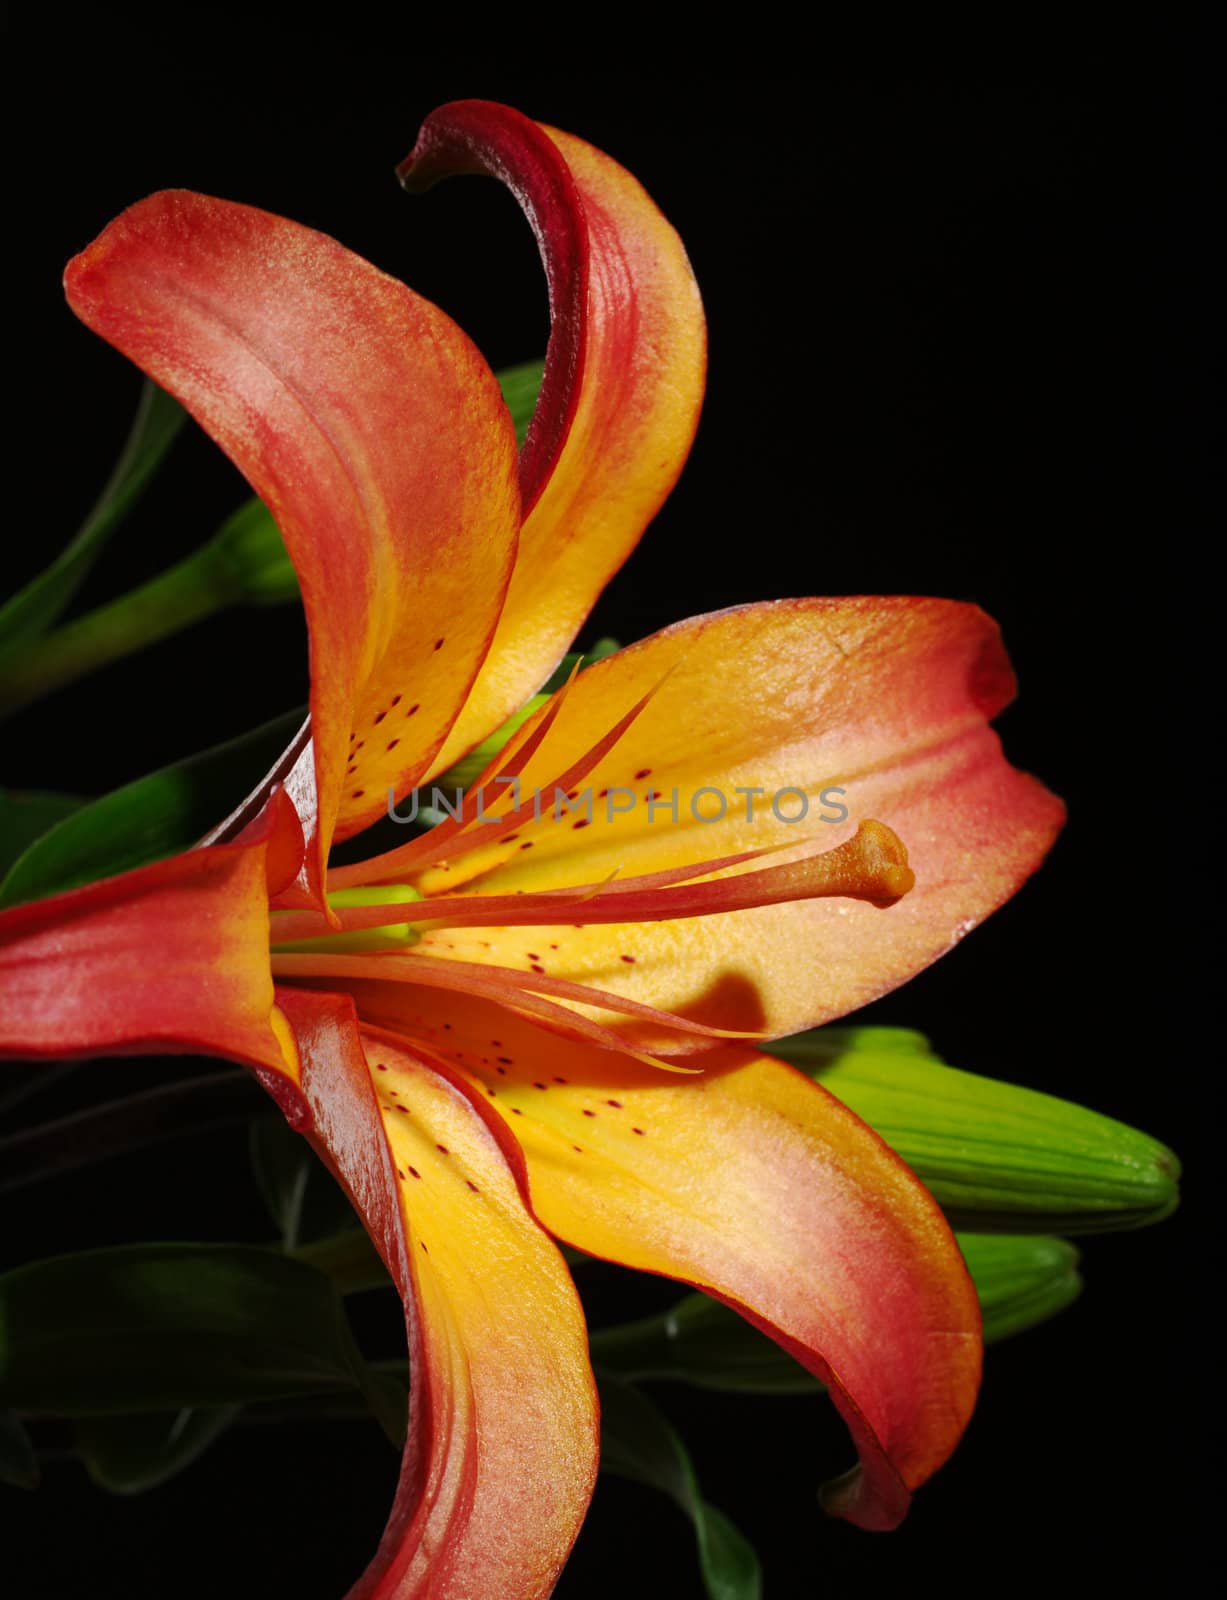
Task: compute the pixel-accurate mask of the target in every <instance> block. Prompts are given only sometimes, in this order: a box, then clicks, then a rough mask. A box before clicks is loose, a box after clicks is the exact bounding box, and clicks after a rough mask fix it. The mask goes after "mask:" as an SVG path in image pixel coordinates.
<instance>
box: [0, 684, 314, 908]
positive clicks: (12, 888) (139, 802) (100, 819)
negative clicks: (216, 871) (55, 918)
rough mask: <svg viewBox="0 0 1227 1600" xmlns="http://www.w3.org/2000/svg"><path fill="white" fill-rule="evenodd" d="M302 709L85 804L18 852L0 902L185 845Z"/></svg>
mask: <svg viewBox="0 0 1227 1600" xmlns="http://www.w3.org/2000/svg"><path fill="white" fill-rule="evenodd" d="M303 715H304V713H303V712H301V711H292V712H289V713H288V714H287V715H285V716H282V717H278V718H276V719H275V720H274V721H272V722H266V723H265V724H264V725H263V727H260V728H256V729H255V730H254V731H253V732H251V733H246V734H243V735H241V736H240V737H239V738H237V739H231V740H230V741H229V742H228V743H226V744H221V745H217V746H215V747H214V748H213V749H212V750H206V751H204V752H203V753H201V754H199V755H194V756H189V757H188V758H187V759H186V760H185V761H179V762H176V763H175V764H174V765H173V766H169V767H163V768H162V769H161V771H159V772H154V773H150V774H149V775H148V776H147V777H144V778H137V779H136V780H135V782H133V783H129V784H125V785H124V787H123V788H122V789H115V790H113V791H112V792H111V793H110V794H108V795H103V797H102V798H101V799H100V800H93V801H91V802H89V804H87V805H85V806H83V807H82V808H81V809H80V810H79V811H76V812H74V813H73V814H72V815H71V816H69V817H67V818H65V820H64V821H63V822H61V823H59V824H58V825H57V826H56V827H54V828H52V829H51V830H50V832H49V833H45V834H44V835H43V836H42V837H41V838H40V839H38V840H36V841H35V843H34V844H33V845H31V846H30V848H29V849H28V850H26V851H25V853H24V854H23V855H21V856H20V857H19V858H18V860H17V861H16V863H15V864H14V865H13V866H12V867H11V868H10V869H9V872H8V875H7V877H6V878H5V879H4V881H3V883H0V906H10V905H16V904H18V903H19V902H21V901H24V900H36V899H40V898H42V897H43V896H45V895H50V894H59V893H61V892H62V891H64V890H65V889H75V888H76V887H77V886H78V885H80V884H83V883H92V882H94V881H95V880H96V879H98V878H105V877H109V876H111V875H113V874H114V873H118V872H126V871H128V870H129V869H130V868H132V867H141V866H145V865H146V864H147V863H148V862H150V861H157V860H159V859H160V858H161V857H163V856H169V855H174V854H175V853H176V852H177V851H179V850H187V849H190V848H191V846H192V845H194V844H196V843H197V842H198V841H199V840H200V838H201V837H202V836H203V835H204V834H206V833H207V832H208V831H209V829H210V828H211V827H213V826H214V825H215V824H216V823H217V822H219V821H220V820H221V819H222V818H223V817H224V816H226V814H227V813H228V812H229V811H230V810H231V809H232V808H233V806H234V805H235V804H237V802H238V801H240V800H241V799H242V798H243V796H244V795H245V794H246V793H247V791H248V790H249V789H250V788H251V787H252V785H253V784H255V783H257V782H258V781H259V780H260V779H261V778H262V777H263V776H264V774H265V773H266V772H267V771H268V768H269V767H270V766H271V764H272V763H273V762H274V761H275V760H276V759H277V757H278V756H279V755H280V754H281V752H282V751H283V750H284V749H285V747H286V745H287V744H288V743H289V741H290V740H291V739H292V738H293V736H294V734H295V732H296V731H297V729H298V728H299V727H300V725H301V723H302V720H303Z"/></svg>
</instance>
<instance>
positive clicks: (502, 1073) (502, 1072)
mask: <svg viewBox="0 0 1227 1600" xmlns="http://www.w3.org/2000/svg"><path fill="white" fill-rule="evenodd" d="M494 1070H495V1072H497V1073H498V1075H499V1077H500V1078H505V1077H506V1076H507V1068H506V1067H495V1069H494Z"/></svg>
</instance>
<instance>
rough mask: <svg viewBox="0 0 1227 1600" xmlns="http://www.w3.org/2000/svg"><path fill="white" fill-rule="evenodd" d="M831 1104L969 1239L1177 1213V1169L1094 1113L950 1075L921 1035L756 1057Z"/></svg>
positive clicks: (869, 1034) (841, 1031)
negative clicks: (777, 1065)
mask: <svg viewBox="0 0 1227 1600" xmlns="http://www.w3.org/2000/svg"><path fill="white" fill-rule="evenodd" d="M764 1048H765V1049H766V1050H768V1051H770V1053H771V1054H772V1055H777V1056H781V1057H782V1058H783V1059H784V1060H785V1061H790V1062H792V1063H793V1065H794V1066H796V1067H799V1068H800V1070H801V1071H802V1072H804V1073H806V1074H807V1075H808V1076H809V1077H812V1078H814V1079H815V1080H816V1081H817V1082H818V1083H820V1084H821V1085H822V1087H823V1088H824V1089H828V1090H830V1092H831V1093H832V1094H834V1095H836V1096H837V1097H838V1098H839V1099H840V1100H842V1101H843V1102H844V1104H845V1105H847V1106H849V1107H850V1108H851V1109H852V1110H853V1111H855V1112H856V1113H857V1115H858V1116H860V1117H863V1118H864V1120H865V1121H866V1122H867V1123H869V1125H870V1127H872V1128H874V1129H876V1131H877V1132H878V1133H880V1134H881V1136H882V1137H883V1139H885V1140H886V1142H887V1144H889V1145H890V1146H891V1148H892V1149H893V1150H895V1151H897V1152H898V1154H899V1155H900V1156H902V1157H903V1159H904V1161H906V1162H907V1164H908V1166H910V1167H911V1168H912V1170H913V1171H914V1172H915V1173H916V1174H917V1176H918V1177H919V1178H921V1179H922V1180H923V1181H924V1183H925V1184H926V1186H927V1187H928V1188H929V1189H930V1190H931V1191H932V1192H933V1194H934V1195H935V1196H936V1197H937V1200H938V1203H939V1204H940V1205H941V1207H942V1209H943V1210H944V1211H945V1213H946V1215H947V1217H949V1219H950V1221H951V1222H952V1223H953V1224H954V1225H955V1226H956V1227H959V1228H966V1229H968V1230H971V1231H976V1232H998V1231H1000V1232H1019V1233H1040V1232H1044V1233H1047V1232H1054V1233H1099V1232H1105V1231H1107V1230H1109V1229H1120V1228H1137V1227H1142V1226H1145V1225H1146V1224H1148V1223H1152V1222H1158V1221H1161V1220H1162V1219H1163V1218H1164V1217H1166V1216H1168V1215H1170V1213H1171V1212H1172V1211H1174V1210H1175V1208H1176V1205H1177V1202H1178V1198H1179V1196H1178V1189H1177V1180H1178V1177H1179V1173H1180V1163H1179V1162H1178V1161H1177V1159H1176V1157H1175V1156H1174V1155H1173V1154H1172V1152H1171V1151H1170V1150H1168V1149H1167V1148H1166V1146H1164V1145H1162V1144H1160V1143H1159V1142H1158V1140H1156V1139H1152V1138H1150V1137H1149V1136H1148V1135H1147V1134H1144V1133H1141V1132H1139V1131H1138V1130H1137V1129H1135V1128H1130V1127H1126V1126H1125V1124H1124V1123H1122V1122H1116V1121H1115V1120H1114V1119H1113V1118H1111V1117H1105V1116H1101V1115H1100V1114H1099V1113H1098V1112H1097V1111H1091V1110H1088V1109H1087V1108H1086V1107H1084V1106H1078V1105H1074V1104H1073V1103H1072V1102H1070V1101H1068V1100H1058V1099H1056V1098H1055V1097H1054V1096H1052V1095H1047V1094H1040V1093H1038V1092H1037V1091H1036V1090H1034V1089H1023V1088H1020V1087H1019V1086H1018V1085H1016V1084H1011V1083H1000V1082H997V1081H996V1080H995V1079H992V1078H984V1077H980V1076H979V1075H978V1074H976V1073H972V1072H960V1071H958V1070H957V1069H956V1068H954V1067H948V1066H946V1065H945V1063H944V1062H943V1061H941V1059H940V1058H939V1057H938V1056H936V1055H935V1054H934V1053H933V1051H932V1050H931V1048H930V1046H929V1043H928V1041H927V1040H926V1039H925V1038H923V1036H922V1035H920V1034H918V1033H912V1032H910V1031H907V1030H904V1029H899V1028H818V1029H815V1030H814V1031H813V1032H811V1033H800V1034H797V1035H796V1036H795V1037H794V1038H791V1039H778V1040H776V1041H775V1042H774V1043H772V1044H769V1045H766V1046H764Z"/></svg>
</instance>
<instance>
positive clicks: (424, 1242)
mask: <svg viewBox="0 0 1227 1600" xmlns="http://www.w3.org/2000/svg"><path fill="white" fill-rule="evenodd" d="M418 1243H419V1244H420V1245H421V1247H422V1249H423V1250H426V1241H425V1239H419V1240H418ZM426 1254H427V1255H429V1254H430V1251H429V1250H426Z"/></svg>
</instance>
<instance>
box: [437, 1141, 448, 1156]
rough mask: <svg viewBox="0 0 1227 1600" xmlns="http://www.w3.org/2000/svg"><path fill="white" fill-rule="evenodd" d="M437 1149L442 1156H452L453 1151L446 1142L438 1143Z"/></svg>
mask: <svg viewBox="0 0 1227 1600" xmlns="http://www.w3.org/2000/svg"><path fill="white" fill-rule="evenodd" d="M435 1149H436V1150H437V1151H438V1152H439V1154H440V1155H441V1156H450V1155H451V1151H450V1150H449V1149H448V1148H447V1146H446V1145H445V1144H437V1145H435Z"/></svg>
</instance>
